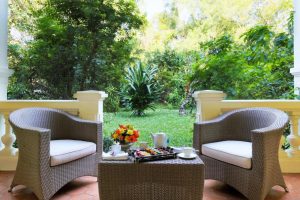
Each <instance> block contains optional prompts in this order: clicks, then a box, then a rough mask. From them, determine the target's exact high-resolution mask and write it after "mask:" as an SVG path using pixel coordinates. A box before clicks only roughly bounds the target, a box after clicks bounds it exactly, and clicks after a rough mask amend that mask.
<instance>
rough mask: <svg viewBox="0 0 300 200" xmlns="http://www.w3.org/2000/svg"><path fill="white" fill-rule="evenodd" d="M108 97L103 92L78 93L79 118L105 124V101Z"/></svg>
mask: <svg viewBox="0 0 300 200" xmlns="http://www.w3.org/2000/svg"><path fill="white" fill-rule="evenodd" d="M107 96H108V95H107V94H106V93H105V92H102V91H78V92H76V94H74V98H76V99H77V100H78V101H79V116H80V117H81V118H83V119H87V120H94V121H100V122H103V101H104V99H105V98H106V97H107Z"/></svg>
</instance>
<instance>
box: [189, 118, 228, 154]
mask: <svg viewBox="0 0 300 200" xmlns="http://www.w3.org/2000/svg"><path fill="white" fill-rule="evenodd" d="M224 128H225V127H224V123H223V119H222V120H211V121H206V122H200V123H195V124H194V136H193V147H194V148H195V149H198V150H199V153H201V146H202V144H206V143H210V142H216V141H220V140H222V139H223V136H222V131H223V130H224Z"/></svg>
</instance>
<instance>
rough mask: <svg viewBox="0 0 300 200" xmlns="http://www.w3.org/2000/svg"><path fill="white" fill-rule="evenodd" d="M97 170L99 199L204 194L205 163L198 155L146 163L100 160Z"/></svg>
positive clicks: (196, 198) (176, 198)
mask: <svg viewBox="0 0 300 200" xmlns="http://www.w3.org/2000/svg"><path fill="white" fill-rule="evenodd" d="M98 170H99V173H98V176H99V178H98V181H99V195H100V200H140V199H141V200H144V199H145V200H156V199H157V200H200V199H202V196H203V186H204V164H203V162H202V160H201V159H200V158H199V157H197V158H196V159H193V160H182V159H179V158H178V159H168V160H160V161H152V162H145V163H133V162H132V161H103V160H101V161H100V163H99V168H98Z"/></svg>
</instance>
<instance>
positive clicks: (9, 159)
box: [0, 0, 18, 170]
mask: <svg viewBox="0 0 300 200" xmlns="http://www.w3.org/2000/svg"><path fill="white" fill-rule="evenodd" d="M7 22H8V0H0V101H1V100H7V85H8V77H9V76H10V75H11V74H12V70H10V69H8V62H7V38H8V23H7ZM14 141H15V135H14V134H12V132H11V128H10V125H9V123H8V113H0V163H1V164H0V170H12V169H13V170H14V169H15V168H16V163H17V159H18V158H17V156H16V155H17V149H15V148H13V146H12V145H13V142H14Z"/></svg>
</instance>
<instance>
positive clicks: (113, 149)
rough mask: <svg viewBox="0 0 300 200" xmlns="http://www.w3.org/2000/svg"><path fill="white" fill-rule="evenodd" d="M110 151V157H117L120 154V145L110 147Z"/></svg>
mask: <svg viewBox="0 0 300 200" xmlns="http://www.w3.org/2000/svg"><path fill="white" fill-rule="evenodd" d="M110 151H111V153H112V155H117V154H119V153H121V145H120V144H113V145H112V146H111V147H110Z"/></svg>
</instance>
